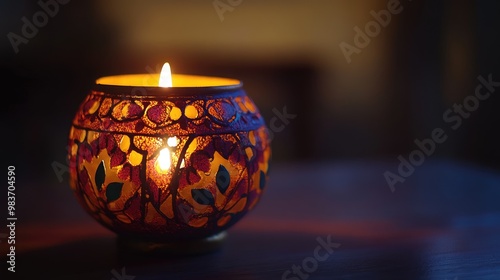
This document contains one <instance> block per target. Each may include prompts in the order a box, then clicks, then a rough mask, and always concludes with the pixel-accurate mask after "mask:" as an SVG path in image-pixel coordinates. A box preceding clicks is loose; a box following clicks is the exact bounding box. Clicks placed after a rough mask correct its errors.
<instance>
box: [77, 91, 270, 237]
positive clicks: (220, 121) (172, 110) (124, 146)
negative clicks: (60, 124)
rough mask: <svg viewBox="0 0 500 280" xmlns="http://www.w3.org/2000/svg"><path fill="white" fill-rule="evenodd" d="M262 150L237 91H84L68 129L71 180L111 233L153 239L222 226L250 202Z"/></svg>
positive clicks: (256, 126) (263, 164) (259, 123)
mask: <svg viewBox="0 0 500 280" xmlns="http://www.w3.org/2000/svg"><path fill="white" fill-rule="evenodd" d="M270 157H271V149H270V143H269V136H268V131H267V128H266V127H265V125H264V122H263V119H262V117H261V115H260V113H259V112H258V110H257V109H256V107H255V105H254V104H253V102H252V101H251V100H250V99H249V98H248V97H247V96H246V94H245V93H244V92H243V91H241V90H238V91H235V92H229V93H225V94H220V95H217V96H205V95H203V96H198V97H193V96H179V97H177V96H176V97H166V96H158V97H157V98H148V99H141V98H138V97H133V96H132V97H131V96H129V97H126V98H123V96H122V97H120V96H118V95H108V94H105V93H103V92H96V91H92V92H91V93H90V94H89V96H88V97H87V98H86V100H85V101H84V102H83V103H82V105H81V107H80V109H79V111H78V113H77V114H76V117H75V119H74V121H73V126H72V128H71V131H70V136H69V159H70V162H71V169H70V171H71V187H72V189H73V191H74V192H75V194H76V197H77V198H78V200H79V202H80V203H81V204H82V206H83V207H84V208H85V209H86V210H87V211H88V212H89V213H90V214H91V215H92V216H93V217H94V218H95V219H97V220H98V221H99V222H100V223H102V224H103V225H105V226H106V227H108V228H110V229H112V230H114V231H115V232H117V233H119V234H124V235H132V236H142V237H149V238H156V239H162V240H178V239H188V238H196V237H205V236H210V235H213V234H216V233H218V232H220V231H222V230H224V229H227V228H228V227H230V226H231V225H233V224H234V223H235V222H237V221H238V220H239V219H241V218H242V217H243V216H244V215H245V213H247V212H248V211H249V210H251V209H252V208H253V207H255V205H256V204H257V202H258V201H259V198H260V196H261V195H262V192H263V191H264V188H265V185H266V181H267V176H268V169H269V167H268V163H269V160H270Z"/></svg>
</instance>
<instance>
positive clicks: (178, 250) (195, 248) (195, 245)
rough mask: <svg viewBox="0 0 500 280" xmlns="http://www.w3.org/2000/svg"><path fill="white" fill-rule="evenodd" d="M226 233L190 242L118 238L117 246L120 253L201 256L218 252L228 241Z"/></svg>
mask: <svg viewBox="0 0 500 280" xmlns="http://www.w3.org/2000/svg"><path fill="white" fill-rule="evenodd" d="M226 236H227V233H226V232H225V231H223V232H221V233H218V234H215V235H212V236H209V237H205V238H202V239H195V240H190V241H177V242H155V241H149V240H143V239H135V238H128V237H122V236H118V238H117V246H118V249H119V250H120V251H124V252H129V253H134V254H136V253H139V254H146V255H167V256H168V255H176V256H178V255H200V254H206V253H210V252H213V251H216V250H217V249H219V248H220V247H221V245H222V244H223V243H224V240H225V239H226Z"/></svg>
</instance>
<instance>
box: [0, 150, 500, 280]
mask: <svg viewBox="0 0 500 280" xmlns="http://www.w3.org/2000/svg"><path fill="white" fill-rule="evenodd" d="M396 168H397V163H395V162H388V161H375V160H373V161H370V160H363V161H361V160H360V161H342V162H332V163H329V162H324V163H310V164H306V163H290V164H275V165H274V166H273V170H272V171H271V179H270V181H269V185H268V188H267V192H266V193H265V195H264V197H263V200H262V201H261V202H260V204H259V205H258V206H257V208H256V209H255V210H254V211H253V212H251V213H250V214H248V215H247V216H246V217H245V218H244V219H243V220H242V221H240V222H239V223H238V224H237V225H235V226H234V227H233V228H231V229H230V230H229V235H228V238H227V240H226V243H225V244H224V246H223V247H222V248H221V249H220V250H218V251H216V252H214V253H210V254H206V255H200V256H191V257H186V256H184V257H182V256H178V257H152V256H149V257H147V256H140V255H134V254H129V253H127V252H124V251H123V250H122V249H121V248H120V247H119V246H117V244H116V238H115V235H114V234H113V233H111V232H109V231H108V230H106V229H104V228H103V227H101V226H100V225H98V224H97V223H96V222H95V221H94V220H93V219H91V218H90V217H89V216H88V215H87V214H86V213H84V212H83V210H82V209H81V208H80V206H79V205H78V204H77V203H76V200H75V198H74V197H73V196H72V193H71V192H70V190H69V187H66V186H65V184H58V183H55V184H43V183H39V184H36V183H33V185H32V186H18V200H17V203H18V205H19V207H20V209H19V211H20V212H19V221H18V223H17V228H16V238H17V247H16V250H17V252H16V255H17V258H16V270H17V272H16V274H15V275H16V276H18V277H17V278H19V279H106V280H110V279H117V280H120V279H128V280H131V279H136V280H141V279H294V280H297V279H410V280H411V279H439V280H447V279H448V280H453V279H457V280H465V279H474V280H477V279H500V173H499V172H498V171H495V170H488V169H486V168H483V167H478V166H474V165H471V164H467V163H457V162H452V161H446V160H427V161H426V162H425V163H424V164H423V165H422V166H421V167H418V168H417V169H416V171H415V173H414V174H413V175H412V176H410V177H409V178H408V179H407V180H406V181H405V182H404V183H402V184H398V185H396V191H395V192H391V189H390V188H389V186H388V185H387V183H386V181H385V179H384V177H383V175H382V174H383V173H384V171H386V170H390V171H394V170H395V169H396ZM0 233H5V229H3V230H0ZM318 240H322V241H318ZM328 242H330V243H331V244H330V245H329V246H324V245H323V247H321V244H322V243H328ZM0 247H1V248H2V260H1V261H2V267H3V270H4V271H6V264H5V249H6V242H5V239H4V240H2V243H0ZM325 247H328V249H325ZM317 248H320V249H317ZM287 271H289V272H287ZM2 274H3V272H2ZM6 275H7V276H8V277H9V278H7V279H14V278H13V277H12V276H13V274H12V273H8V274H6ZM29 276H30V277H31V278H28V277H29ZM1 279H6V278H4V277H1Z"/></svg>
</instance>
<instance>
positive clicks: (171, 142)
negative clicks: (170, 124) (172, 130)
mask: <svg viewBox="0 0 500 280" xmlns="http://www.w3.org/2000/svg"><path fill="white" fill-rule="evenodd" d="M167 145H168V146H169V147H172V148H173V147H177V145H179V138H177V137H176V136H173V137H169V138H168V139H167Z"/></svg>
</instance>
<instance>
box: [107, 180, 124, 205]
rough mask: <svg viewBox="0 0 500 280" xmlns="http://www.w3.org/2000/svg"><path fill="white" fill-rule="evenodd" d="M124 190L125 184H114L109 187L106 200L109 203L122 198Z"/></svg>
mask: <svg viewBox="0 0 500 280" xmlns="http://www.w3.org/2000/svg"><path fill="white" fill-rule="evenodd" d="M122 188H123V183H118V182H114V183H110V184H109V185H108V187H107V188H106V198H107V199H108V203H109V202H113V201H115V200H117V199H118V198H120V196H121V195H122Z"/></svg>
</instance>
